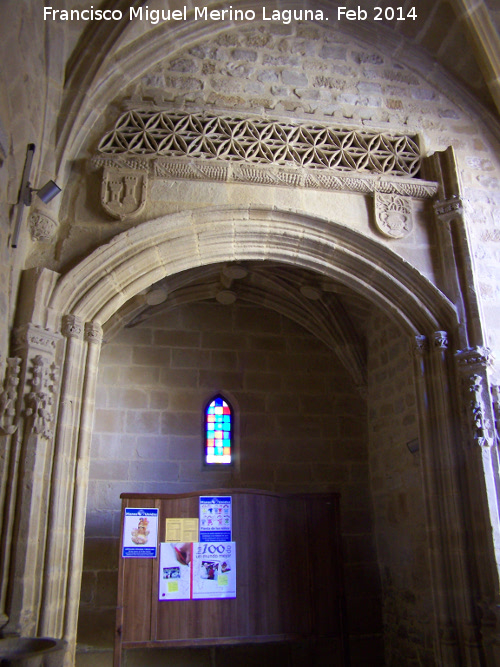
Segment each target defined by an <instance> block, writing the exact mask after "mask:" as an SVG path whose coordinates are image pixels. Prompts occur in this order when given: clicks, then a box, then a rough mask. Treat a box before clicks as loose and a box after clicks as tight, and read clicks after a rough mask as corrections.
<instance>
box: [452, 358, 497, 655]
mask: <svg viewBox="0 0 500 667" xmlns="http://www.w3.org/2000/svg"><path fill="white" fill-rule="evenodd" d="M455 359H456V363H457V367H458V373H459V378H460V385H461V391H462V399H463V411H462V423H463V430H464V435H465V441H466V443H467V444H466V447H465V451H464V454H465V461H466V465H465V470H466V471H467V483H468V490H469V497H470V505H471V507H472V510H471V511H472V512H473V517H472V518H473V520H472V522H471V530H472V535H471V539H473V541H474V544H475V545H476V548H475V550H474V554H475V557H476V566H477V572H478V583H479V591H478V599H477V605H478V609H479V610H480V614H481V635H482V644H483V648H484V652H485V655H486V664H487V665H492V666H493V665H498V664H500V599H499V598H498V597H497V598H494V597H492V591H495V590H496V591H498V566H499V559H500V555H499V554H500V507H499V500H498V484H499V480H500V467H499V452H498V435H497V432H496V418H495V411H494V404H493V398H492V391H491V387H490V382H489V376H488V369H489V366H490V364H491V358H490V351H489V350H488V349H487V348H485V347H481V346H478V347H475V348H469V349H465V350H461V351H459V352H457V354H456V355H455ZM483 508H487V510H488V511H487V512H486V511H484V509H483ZM481 509H483V511H480V510H481ZM492 538H493V540H492ZM495 563H496V567H495Z"/></svg>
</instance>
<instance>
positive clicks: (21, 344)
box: [14, 324, 61, 356]
mask: <svg viewBox="0 0 500 667" xmlns="http://www.w3.org/2000/svg"><path fill="white" fill-rule="evenodd" d="M14 334H15V335H14V339H15V350H16V351H17V352H18V353H21V352H23V351H27V350H32V351H33V352H35V353H36V352H37V351H38V352H42V353H45V354H49V355H51V356H52V355H53V354H54V353H55V350H56V347H57V343H58V341H59V340H60V338H61V336H60V335H59V334H57V333H54V332H52V331H49V330H47V329H42V328H41V327H37V326H34V325H32V324H27V325H25V326H22V327H19V328H18V329H16V330H15V332H14Z"/></svg>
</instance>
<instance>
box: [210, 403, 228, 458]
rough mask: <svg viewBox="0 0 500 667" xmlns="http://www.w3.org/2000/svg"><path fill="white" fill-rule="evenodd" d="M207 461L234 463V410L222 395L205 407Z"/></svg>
mask: <svg viewBox="0 0 500 667" xmlns="http://www.w3.org/2000/svg"><path fill="white" fill-rule="evenodd" d="M204 435H205V463H206V464H211V463H226V464H227V463H232V444H233V411H232V410H231V406H230V405H229V403H228V402H227V401H226V399H225V398H223V397H222V396H216V397H215V398H214V399H212V401H210V403H209V404H208V405H207V407H206V408H205V432H204Z"/></svg>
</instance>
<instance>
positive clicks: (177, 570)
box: [158, 542, 193, 600]
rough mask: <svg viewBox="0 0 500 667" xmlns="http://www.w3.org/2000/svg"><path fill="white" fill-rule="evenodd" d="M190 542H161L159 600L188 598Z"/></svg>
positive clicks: (190, 582) (191, 553) (190, 577)
mask: <svg viewBox="0 0 500 667" xmlns="http://www.w3.org/2000/svg"><path fill="white" fill-rule="evenodd" d="M192 555H193V543H192V542H161V544H160V573H159V593H158V599H159V600H190V599H191V597H192V596H191V592H192V569H191V563H192Z"/></svg>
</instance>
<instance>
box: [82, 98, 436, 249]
mask: <svg viewBox="0 0 500 667" xmlns="http://www.w3.org/2000/svg"><path fill="white" fill-rule="evenodd" d="M420 163H421V156H420V150H419V147H418V143H417V141H416V138H415V137H413V136H409V135H392V134H391V135H389V134H385V133H380V132H376V131H371V130H367V129H364V128H362V129H356V130H353V129H346V128H340V127H336V126H328V125H316V124H311V123H299V122H296V123H293V122H290V121H289V120H287V121H276V120H270V119H267V118H250V117H241V116H237V117H230V116H227V115H216V114H215V113H214V114H206V113H187V112H182V111H165V110H144V109H135V110H130V111H128V112H127V113H125V114H124V115H122V116H121V117H120V118H119V119H118V121H117V122H116V124H115V127H114V129H113V130H112V131H111V132H109V133H107V134H106V135H105V136H104V137H103V138H102V140H101V142H100V144H99V148H98V153H97V155H96V156H95V157H94V158H93V160H92V164H93V166H94V168H103V169H104V177H103V183H102V195H101V198H102V202H103V205H104V207H105V208H106V210H107V211H108V213H110V214H111V215H112V216H114V217H119V218H125V217H129V216H134V215H137V214H138V213H139V212H140V211H141V210H142V207H143V205H144V200H145V197H146V189H147V187H146V181H147V179H151V180H152V179H190V180H208V181H219V182H223V183H230V182H236V183H252V184H259V185H272V186H288V187H294V188H296V187H300V188H315V189H325V190H338V191H348V192H356V193H363V194H374V193H383V194H387V195H400V196H401V197H415V198H422V199H428V198H432V197H434V196H435V195H436V193H437V183H434V182H428V181H423V180H421V179H420V178H418V173H419V170H420ZM134 177H135V180H134ZM127 179H128V180H127ZM395 206H399V208H398V210H397V212H396V210H395V208H394V207H395ZM408 206H409V204H408V203H406V204H402V202H396V203H394V202H393V203H392V208H390V209H389V210H390V213H389V214H388V217H389V218H390V223H391V224H390V225H389V227H388V229H389V230H390V232H391V233H390V234H389V235H390V236H394V229H395V228H396V227H397V226H398V225H396V222H397V220H396V218H397V219H398V221H400V217H401V215H402V214H403V215H404V218H405V219H404V224H405V225H407V224H408V220H409V217H408V214H407V210H408ZM402 210H403V213H402V212H401V211H402Z"/></svg>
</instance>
